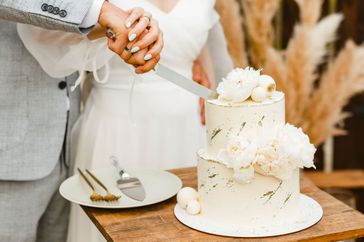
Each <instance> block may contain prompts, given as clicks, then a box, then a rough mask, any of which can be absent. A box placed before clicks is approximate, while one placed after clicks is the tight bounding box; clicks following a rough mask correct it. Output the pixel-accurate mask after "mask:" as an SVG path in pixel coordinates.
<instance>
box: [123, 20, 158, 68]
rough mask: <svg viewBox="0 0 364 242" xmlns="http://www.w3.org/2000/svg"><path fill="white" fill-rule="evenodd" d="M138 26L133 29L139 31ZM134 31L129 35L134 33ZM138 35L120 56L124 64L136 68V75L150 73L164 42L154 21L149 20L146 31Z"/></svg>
mask: <svg viewBox="0 0 364 242" xmlns="http://www.w3.org/2000/svg"><path fill="white" fill-rule="evenodd" d="M143 19H145V18H143ZM143 22H144V21H143ZM139 24H140V22H139V23H138V25H139ZM138 25H136V26H135V27H134V29H139V28H140V27H138ZM143 27H144V26H143ZM134 29H133V30H132V31H130V33H135V30H134ZM129 35H130V34H129ZM138 35H140V36H139V37H138V38H137V39H135V40H134V41H132V42H130V43H129V44H128V45H127V47H126V49H125V50H124V51H123V53H122V54H121V55H120V56H121V58H122V59H124V60H125V62H127V63H129V64H132V65H134V66H135V67H136V69H135V72H136V73H138V74H141V73H145V72H148V71H150V70H151V69H153V68H154V67H155V65H156V64H157V63H158V62H159V59H160V53H161V51H162V49H163V45H164V42H163V33H162V31H161V30H160V29H159V26H158V22H157V21H156V20H154V19H151V20H150V22H149V24H148V26H147V27H146V29H144V31H143V32H142V33H141V34H140V33H139V32H138Z"/></svg>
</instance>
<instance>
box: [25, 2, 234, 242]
mask: <svg viewBox="0 0 364 242" xmlns="http://www.w3.org/2000/svg"><path fill="white" fill-rule="evenodd" d="M111 2H113V3H114V4H116V5H118V6H119V7H121V8H123V9H130V8H132V7H136V6H141V7H143V8H144V9H146V10H147V11H148V12H151V13H152V14H153V17H154V18H156V19H157V20H158V21H159V24H160V27H161V29H162V31H163V33H164V42H165V45H164V49H163V52H162V55H161V62H162V63H163V64H165V65H167V66H169V67H170V68H172V69H174V70H175V71H177V72H179V73H181V74H183V75H185V76H187V77H189V78H191V77H192V66H193V61H194V60H196V59H197V57H198V55H199V53H200V52H201V49H202V47H203V46H204V45H205V43H206V41H207V39H208V35H209V31H210V30H211V31H210V32H211V33H214V35H215V36H216V38H210V41H209V42H210V43H211V45H210V50H211V51H212V56H213V57H214V59H219V60H218V61H217V60H215V64H216V63H218V65H219V66H224V65H225V66H227V67H226V68H225V69H224V68H221V67H219V69H218V70H219V71H218V72H217V74H216V76H217V77H222V75H225V72H227V71H228V70H230V68H231V67H232V64H231V60H230V58H229V57H228V54H227V50H226V43H225V40H224V38H223V35H221V34H222V31H221V28H220V27H219V24H218V15H217V13H216V12H215V10H214V3H215V1H214V0H198V1H195V0H179V2H178V3H177V5H176V6H175V7H174V9H173V10H172V11H171V12H169V13H165V12H163V11H161V10H160V9H159V8H157V7H156V6H154V5H153V4H151V3H149V2H148V1H147V0H133V1H125V0H123V1H118V0H113V1H111ZM213 26H215V27H214V28H213ZM18 33H19V36H20V37H21V39H22V40H23V42H24V44H25V46H26V47H27V49H28V50H29V51H30V52H31V53H32V54H33V56H34V57H35V58H36V59H37V60H38V61H39V63H40V65H41V66H42V68H43V69H44V70H45V71H46V72H47V73H48V74H49V75H51V76H53V77H64V76H67V75H69V74H71V73H73V72H75V71H80V72H81V73H82V72H83V71H85V70H88V71H93V72H94V75H95V74H96V77H98V76H99V77H100V78H99V79H101V80H104V81H105V82H104V81H99V82H94V83H93V89H92V91H91V93H90V96H89V98H88V100H87V103H86V105H85V109H84V112H83V114H82V115H81V117H80V118H79V120H78V122H77V123H76V125H75V126H74V128H73V130H72V141H71V146H72V157H73V162H74V163H75V167H80V168H91V169H95V168H101V167H107V166H110V161H109V157H110V156H111V155H113V156H116V157H118V158H119V159H120V161H121V162H122V164H123V166H124V167H126V168H128V167H142V168H154V169H171V168H178V167H187V166H194V165H196V151H197V150H198V149H199V148H200V147H203V146H205V144H204V142H205V138H206V137H205V131H204V129H203V127H202V126H201V124H200V117H199V110H198V97H196V96H194V95H192V94H191V93H189V92H187V91H185V90H183V89H181V88H179V87H177V86H175V85H173V84H171V83H169V82H168V81H166V80H163V79H162V78H160V77H158V76H157V75H155V74H154V73H148V74H144V75H139V76H137V75H135V74H133V73H134V72H133V68H131V67H130V66H128V65H126V64H125V63H124V62H123V61H122V60H121V59H120V58H119V57H118V56H116V55H114V54H113V53H112V52H111V51H109V50H108V48H107V46H106V40H105V38H103V39H100V40H97V41H89V40H88V39H87V38H86V37H82V36H79V35H75V34H67V33H62V32H58V31H50V30H43V29H40V28H37V27H30V26H27V25H21V24H19V25H18ZM219 43H220V44H221V46H219ZM215 51H216V52H215ZM224 62H226V63H224ZM227 69H228V70H227ZM96 70H97V71H96ZM132 87H133V90H132V91H131V88H132ZM92 227H93V226H92V225H91V223H90V222H89V221H88V219H87V218H85V215H84V214H83V211H81V210H80V209H79V208H78V207H76V206H73V207H72V212H71V220H70V227H69V228H70V229H69V240H68V241H70V242H73V241H90V242H92V241H100V238H101V237H100V235H99V233H98V232H97V231H96V230H95V229H92Z"/></svg>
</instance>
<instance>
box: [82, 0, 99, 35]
mask: <svg viewBox="0 0 364 242" xmlns="http://www.w3.org/2000/svg"><path fill="white" fill-rule="evenodd" d="M104 1H105V0H94V1H93V3H92V5H91V7H90V9H89V10H88V12H87V14H86V16H85V18H84V19H83V21H82V23H81V24H80V27H81V28H91V27H93V26H95V25H96V23H97V21H98V20H99V15H100V12H101V7H102V4H103V3H104Z"/></svg>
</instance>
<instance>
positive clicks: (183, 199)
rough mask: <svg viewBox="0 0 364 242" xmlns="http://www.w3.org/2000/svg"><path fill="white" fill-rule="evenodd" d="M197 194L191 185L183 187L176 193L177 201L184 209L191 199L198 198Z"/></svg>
mask: <svg viewBox="0 0 364 242" xmlns="http://www.w3.org/2000/svg"><path fill="white" fill-rule="evenodd" d="M198 199H199V194H198V192H197V191H196V190H195V189H193V188H192V187H184V188H182V189H181V190H179V192H178V193H177V203H178V204H179V205H180V206H181V208H183V209H186V207H187V204H188V203H189V202H190V201H192V200H198Z"/></svg>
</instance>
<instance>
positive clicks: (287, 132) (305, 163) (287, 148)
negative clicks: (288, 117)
mask: <svg viewBox="0 0 364 242" xmlns="http://www.w3.org/2000/svg"><path fill="white" fill-rule="evenodd" d="M278 140H279V152H280V153H281V154H282V156H284V158H285V159H287V160H289V161H290V162H291V163H292V164H291V165H292V166H295V167H299V168H303V167H306V168H310V167H314V168H315V165H314V163H313V159H314V155H315V152H316V148H315V147H314V146H313V145H312V144H311V143H310V139H309V137H308V136H307V135H306V134H305V133H303V131H302V129H301V128H296V127H295V126H293V125H291V124H286V125H285V126H284V128H283V129H281V132H280V133H279V137H278Z"/></svg>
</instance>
